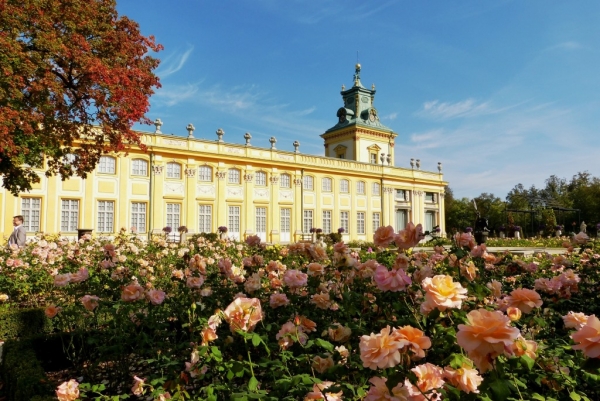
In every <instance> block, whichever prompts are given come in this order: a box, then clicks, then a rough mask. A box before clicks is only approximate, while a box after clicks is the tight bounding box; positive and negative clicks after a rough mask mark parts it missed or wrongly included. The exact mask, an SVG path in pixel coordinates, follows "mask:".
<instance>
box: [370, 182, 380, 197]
mask: <svg viewBox="0 0 600 401" xmlns="http://www.w3.org/2000/svg"><path fill="white" fill-rule="evenodd" d="M372 192H373V196H380V195H381V185H379V183H378V182H374V183H373V190H372Z"/></svg>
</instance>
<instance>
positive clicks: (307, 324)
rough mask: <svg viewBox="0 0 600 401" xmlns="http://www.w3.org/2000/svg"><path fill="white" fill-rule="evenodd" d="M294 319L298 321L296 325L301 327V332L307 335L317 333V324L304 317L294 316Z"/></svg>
mask: <svg viewBox="0 0 600 401" xmlns="http://www.w3.org/2000/svg"><path fill="white" fill-rule="evenodd" d="M296 318H297V319H298V320H299V323H298V324H299V325H300V326H301V327H302V330H303V331H305V332H307V333H310V332H313V331H317V324H316V323H315V322H313V321H312V320H310V319H309V318H307V317H306V316H296Z"/></svg>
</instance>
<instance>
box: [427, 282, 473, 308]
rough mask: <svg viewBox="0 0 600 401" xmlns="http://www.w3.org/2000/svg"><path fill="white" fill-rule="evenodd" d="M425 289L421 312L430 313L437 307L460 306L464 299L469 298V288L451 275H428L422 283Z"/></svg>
mask: <svg viewBox="0 0 600 401" xmlns="http://www.w3.org/2000/svg"><path fill="white" fill-rule="evenodd" d="M421 286H422V287H423V290H425V302H423V303H422V304H421V312H422V313H429V312H430V311H432V310H433V309H435V308H437V309H438V310H440V311H445V310H446V309H448V308H460V307H461V306H462V300H463V299H465V298H467V296H466V295H465V294H466V293H467V289H466V288H463V287H462V286H461V285H460V283H456V282H454V281H452V277H451V276H447V275H438V276H434V277H427V278H426V279H425V280H423V282H422V283H421Z"/></svg>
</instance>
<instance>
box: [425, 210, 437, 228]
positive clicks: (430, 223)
mask: <svg viewBox="0 0 600 401" xmlns="http://www.w3.org/2000/svg"><path fill="white" fill-rule="evenodd" d="M433 227H435V212H425V231H429V232H431V231H432V230H433Z"/></svg>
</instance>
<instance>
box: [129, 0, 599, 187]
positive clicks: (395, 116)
mask: <svg viewBox="0 0 600 401" xmlns="http://www.w3.org/2000/svg"><path fill="white" fill-rule="evenodd" d="M117 10H118V12H119V14H121V15H126V16H127V17H129V18H131V19H133V20H135V21H137V22H138V23H139V24H140V29H141V31H142V34H144V35H146V36H148V35H153V36H154V37H155V38H156V41H157V42H158V43H160V44H162V45H163V46H164V50H163V51H161V52H159V53H158V54H156V57H158V58H160V59H161V60H162V61H161V64H160V66H159V68H158V69H157V70H156V73H157V75H158V76H159V77H160V79H161V84H162V87H161V88H160V89H158V90H157V91H156V93H155V94H154V95H153V96H152V97H151V99H150V102H151V109H150V111H149V113H148V114H147V116H148V117H149V118H150V119H152V120H154V119H156V118H160V119H161V120H162V122H163V124H164V125H163V127H162V132H163V133H168V134H174V135H179V136H187V131H186V129H185V127H186V126H187V124H188V123H192V124H193V125H194V126H195V128H196V131H195V132H194V136H195V137H196V138H203V139H209V140H213V139H214V140H216V139H217V137H216V134H215V131H216V130H217V129H218V128H222V129H223V130H224V131H225V136H224V140H225V141H226V142H232V143H244V139H243V135H244V133H246V132H249V133H250V134H251V135H252V144H253V146H258V147H269V146H270V144H269V138H270V137H271V136H274V137H275V138H276V139H277V148H278V149H282V150H290V151H291V150H293V146H292V143H293V142H294V141H295V140H298V141H299V142H300V144H301V145H300V151H301V152H303V153H310V154H316V155H324V148H323V141H322V139H321V138H320V137H319V135H321V134H322V133H324V132H325V131H326V130H327V129H329V128H331V127H332V126H334V125H335V124H336V122H337V117H336V111H337V109H338V108H339V107H341V106H342V105H343V103H342V98H341V95H340V91H341V86H342V84H344V85H346V88H349V87H351V86H352V82H353V81H352V77H353V74H354V66H355V64H356V62H357V59H358V62H360V64H361V65H362V71H361V81H362V83H363V85H364V86H366V87H371V84H375V85H376V89H377V93H376V95H375V103H374V105H375V107H376V108H377V110H378V112H379V115H380V118H381V120H382V123H384V124H385V125H387V126H388V127H390V128H392V129H393V130H394V131H395V132H396V133H397V134H398V137H397V138H396V145H395V158H396V159H395V165H396V166H400V167H409V163H410V159H411V158H414V159H420V160H421V168H422V169H423V170H427V171H437V163H438V162H442V164H443V173H444V179H445V180H446V181H448V182H449V186H450V188H451V189H452V190H453V192H454V195H455V197H469V198H472V197H476V196H478V195H479V194H481V193H483V192H486V193H493V194H494V195H496V196H498V197H500V198H502V199H504V197H505V196H506V194H507V193H508V191H510V189H512V188H513V187H514V186H515V185H517V184H519V183H522V184H523V185H525V186H526V187H530V186H531V185H535V186H536V187H538V188H539V187H543V186H544V181H545V179H547V178H548V177H549V176H550V175H556V176H558V177H561V178H567V179H570V178H571V177H572V176H573V175H575V174H576V173H577V172H580V171H588V172H590V173H591V174H592V175H594V176H597V177H598V176H600V23H599V22H600V2H599V1H596V0H594V1H585V0H581V1H577V2H561V1H547V0H543V1H542V0H539V1H536V0H530V1H519V0H515V1H511V0H507V1H502V0H495V1H487V2H482V1H466V0H465V1H449V0H444V1H441V0H439V1H434V0H432V1H427V2H420V1H400V0H397V1H395V0H390V1H386V0H381V1H364V0H363V1H355V0H319V1H299V0H298V1H296V0H286V1H283V0H239V1H227V0H214V1H213V0H210V1H209V0H206V1H204V0H202V1H201V0H172V1H167V0H162V1H160V0H144V1H143V2H140V1H137V0H118V3H117ZM136 128H138V129H142V130H145V131H150V132H152V131H153V130H154V127H150V126H136Z"/></svg>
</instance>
